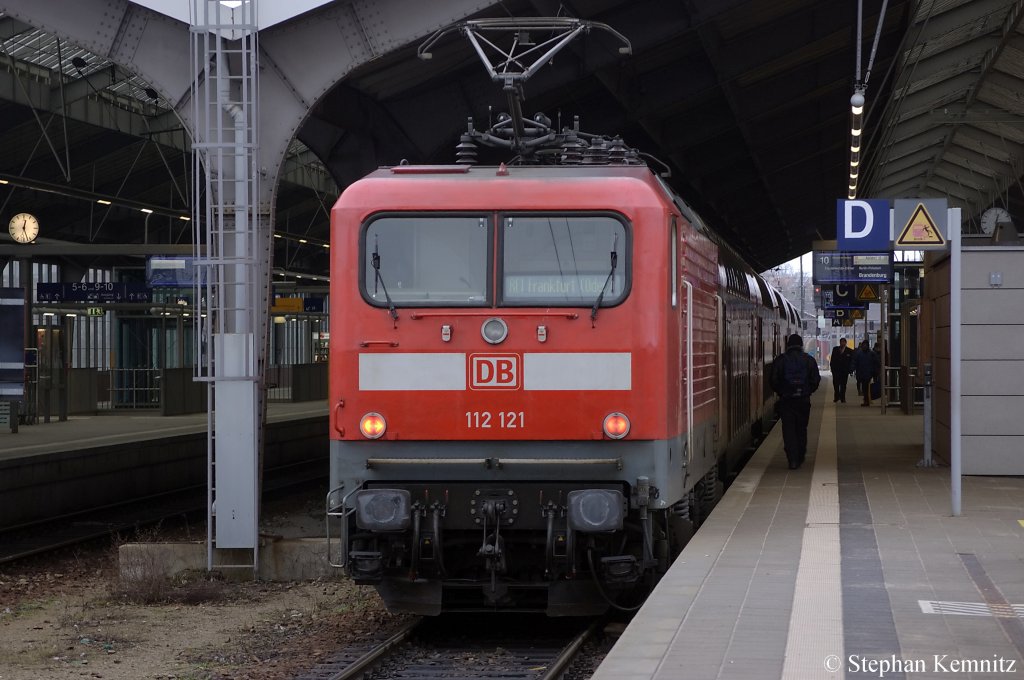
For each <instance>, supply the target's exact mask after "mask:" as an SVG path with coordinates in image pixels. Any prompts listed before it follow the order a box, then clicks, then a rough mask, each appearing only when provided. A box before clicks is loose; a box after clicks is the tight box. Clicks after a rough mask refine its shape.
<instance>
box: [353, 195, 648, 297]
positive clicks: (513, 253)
mask: <svg viewBox="0 0 1024 680" xmlns="http://www.w3.org/2000/svg"><path fill="white" fill-rule="evenodd" d="M495 223H497V225H498V231H497V233H498V243H497V248H498V252H499V253H501V255H500V256H499V261H500V273H499V276H498V291H497V293H496V295H495V293H494V292H493V291H492V290H491V288H492V287H491V286H490V285H489V282H490V280H491V271H492V270H491V263H492V262H493V260H494V258H493V256H492V248H493V245H492V243H493V241H492V239H491V238H490V237H489V236H490V232H491V229H490V225H492V224H495ZM627 246H628V232H627V230H626V225H625V223H624V222H623V221H622V220H621V219H619V218H617V217H614V216H612V215H609V214H589V215H588V214H573V215H564V214H561V215H537V214H504V215H501V216H500V217H497V218H496V217H495V216H494V215H493V214H491V215H464V214H463V215H422V214H420V215H416V214H402V215H397V214H386V215H379V216H377V217H374V218H372V219H371V220H370V221H369V222H368V223H367V224H366V226H365V229H364V232H363V242H362V249H363V253H362V259H363V270H362V272H361V275H362V283H363V296H364V297H365V299H366V300H367V301H368V302H369V303H370V304H373V305H375V306H378V307H388V306H390V305H394V306H396V307H420V306H426V307H429V306H449V307H477V306H489V305H492V304H494V300H495V299H497V301H498V303H497V304H498V305H499V306H510V307H514V306H520V307H522V306H536V305H544V306H552V307H590V306H591V305H593V304H595V303H596V302H597V301H598V299H599V298H600V304H601V306H602V307H608V306H613V305H616V304H618V303H619V302H621V301H622V300H624V299H625V297H626V295H627V294H628V292H629V290H628V288H629V260H628V247H627Z"/></svg>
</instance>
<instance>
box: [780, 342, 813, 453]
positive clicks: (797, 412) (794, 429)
mask: <svg viewBox="0 0 1024 680" xmlns="http://www.w3.org/2000/svg"><path fill="white" fill-rule="evenodd" d="M769 381H770V383H771V386H772V389H773V390H774V391H775V394H777V395H779V403H778V411H779V419H780V420H782V442H783V445H784V448H785V449H786V459H787V460H788V461H789V469H790V470H795V469H797V468H798V467H800V466H801V465H802V464H803V462H804V459H805V458H806V457H807V422H808V421H809V420H810V417H811V394H813V393H814V391H815V390H816V389H818V385H819V383H821V374H820V373H819V372H818V362H817V361H815V360H814V357H812V356H811V355H810V354H808V353H807V352H805V351H804V339H803V338H801V337H800V336H799V335H797V334H796V333H794V334H793V335H791V336H789V339H788V340H787V341H786V351H785V352H783V353H782V354H780V355H779V356H777V357H775V359H774V361H772V365H771V368H770V373H769Z"/></svg>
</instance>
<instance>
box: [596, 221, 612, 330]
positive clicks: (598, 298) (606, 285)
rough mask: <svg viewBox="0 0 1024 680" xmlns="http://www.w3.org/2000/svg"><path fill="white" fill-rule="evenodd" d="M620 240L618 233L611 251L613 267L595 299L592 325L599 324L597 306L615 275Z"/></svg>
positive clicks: (602, 299)
mask: <svg viewBox="0 0 1024 680" xmlns="http://www.w3.org/2000/svg"><path fill="white" fill-rule="evenodd" d="M618 242H619V236H618V234H616V235H615V243H613V244H612V252H611V258H612V268H611V271H609V272H608V278H606V279H605V280H604V285H603V286H601V293H600V294H599V295H598V296H597V299H596V300H594V306H593V307H592V308H591V310H590V325H591V326H596V325H597V308H598V307H600V306H601V303H602V302H604V292H605V290H607V289H608V282H609V281H612V277H613V276H615V268H616V267H617V266H618V265H619V254H618V252H616V248H617V247H618ZM614 293H615V284H614V282H613V283H612V294H614Z"/></svg>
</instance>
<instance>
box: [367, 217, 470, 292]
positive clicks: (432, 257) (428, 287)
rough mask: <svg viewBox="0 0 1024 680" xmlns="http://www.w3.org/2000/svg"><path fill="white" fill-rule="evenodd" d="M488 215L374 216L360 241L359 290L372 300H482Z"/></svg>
mask: <svg viewBox="0 0 1024 680" xmlns="http://www.w3.org/2000/svg"><path fill="white" fill-rule="evenodd" d="M489 221H490V220H489V218H488V217H485V216H482V215H473V216H465V215H459V216H451V215H449V216H425V215H402V216H384V217H378V218H377V219H375V220H373V221H372V222H370V223H369V225H367V227H366V231H365V234H364V241H363V286H364V288H363V290H364V292H365V295H366V297H367V299H368V300H369V301H370V302H371V303H372V304H375V305H378V306H387V304H388V300H387V299H388V297H390V298H391V301H392V302H393V303H394V304H395V305H397V306H405V307H409V306H417V305H428V306H429V305H451V306H475V305H484V304H487V303H488V299H489V296H488V285H487V281H488V278H489V277H488V271H489V266H488V264H489V262H490V257H489V253H490V248H489V247H488V246H489V243H488V238H487V236H488V228H487V226H488V223H489Z"/></svg>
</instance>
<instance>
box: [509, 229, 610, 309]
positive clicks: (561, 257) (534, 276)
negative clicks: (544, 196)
mask: <svg viewBox="0 0 1024 680" xmlns="http://www.w3.org/2000/svg"><path fill="white" fill-rule="evenodd" d="M502 235H503V238H504V242H503V247H504V249H503V257H504V267H503V281H502V302H503V303H505V304H512V305H516V304H518V305H524V304H531V305H535V304H546V305H555V306H566V307H579V306H590V305H593V304H594V302H595V301H596V300H597V298H598V296H599V295H600V294H601V290H602V287H603V288H604V300H603V301H602V303H601V306H603V307H607V306H611V305H615V304H618V303H619V302H621V301H622V300H623V299H624V298H625V297H626V292H627V291H626V287H627V284H628V282H629V261H628V259H627V256H626V252H627V251H626V227H625V225H623V223H622V222H620V221H619V220H617V219H615V218H614V217H611V216H608V215H569V216H567V215H559V216H554V215H552V216H543V217H541V216H526V215H515V216H510V217H506V218H505V219H504V221H503V223H502ZM613 252H614V253H615V256H614V257H615V262H616V264H615V273H614V275H612V276H611V278H610V279H609V273H610V272H611V270H612V258H613V256H612V253H613ZM606 282H607V285H605V284H606Z"/></svg>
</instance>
